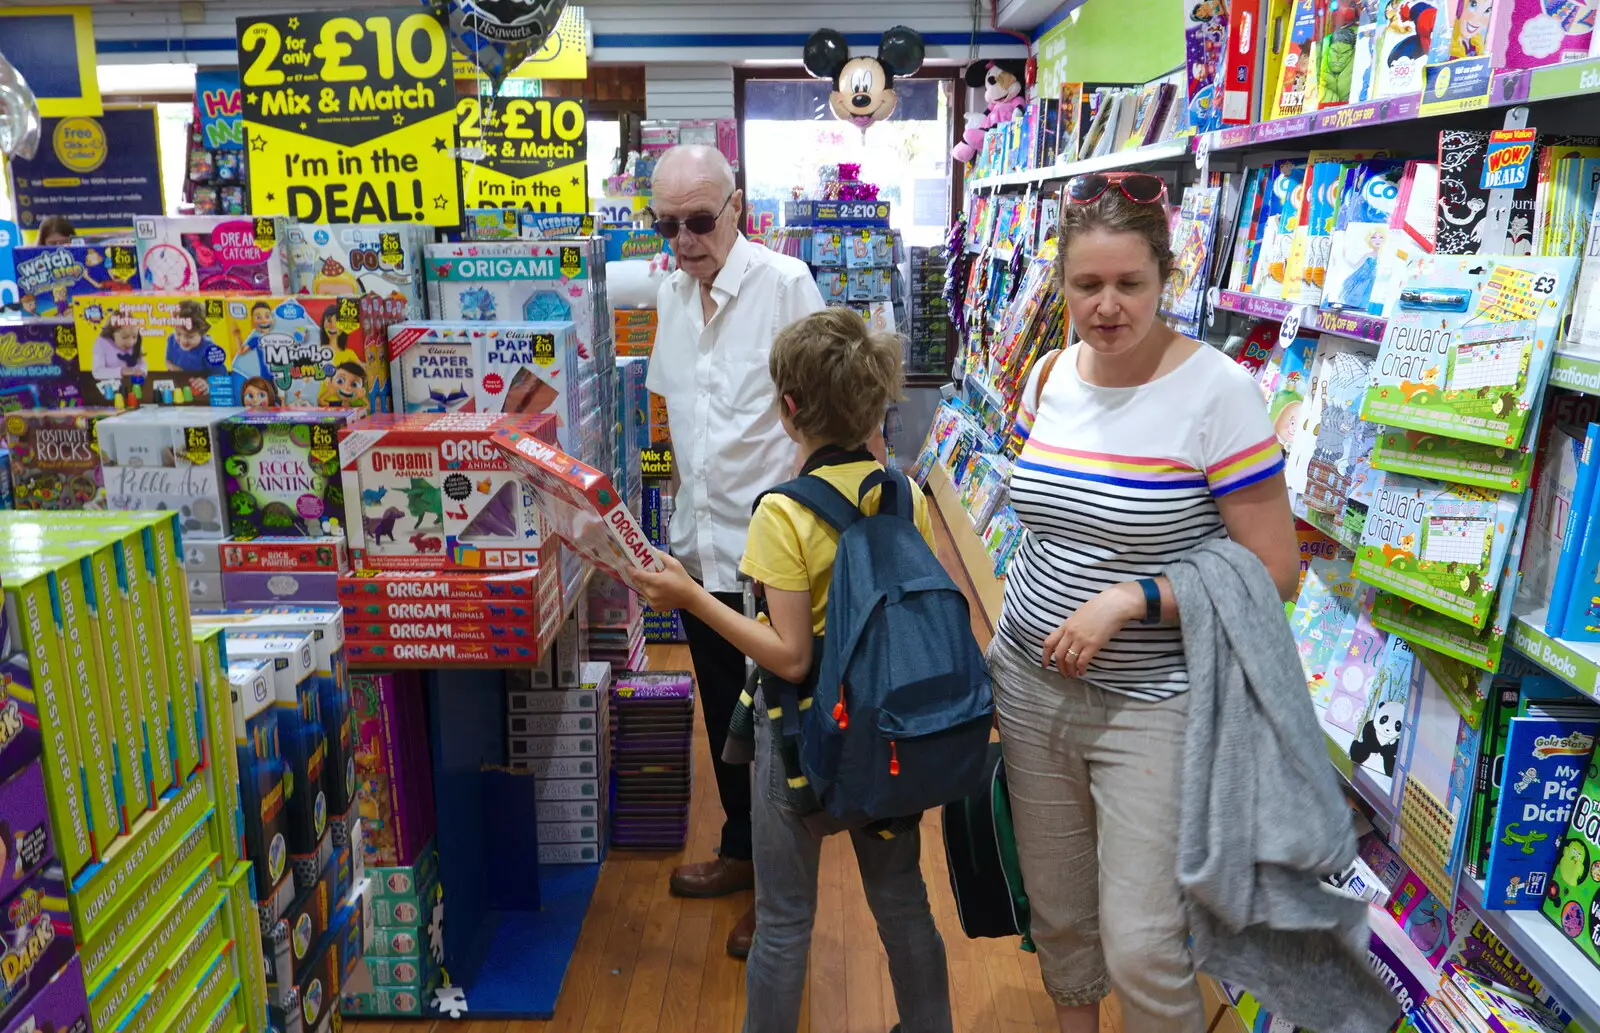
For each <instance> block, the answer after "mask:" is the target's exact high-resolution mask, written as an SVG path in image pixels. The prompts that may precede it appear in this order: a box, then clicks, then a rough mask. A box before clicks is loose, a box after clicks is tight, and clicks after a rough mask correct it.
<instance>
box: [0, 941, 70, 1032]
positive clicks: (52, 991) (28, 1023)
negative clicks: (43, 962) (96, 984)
mask: <svg viewBox="0 0 1600 1033" xmlns="http://www.w3.org/2000/svg"><path fill="white" fill-rule="evenodd" d="M5 1030H6V1033H89V1031H90V1025H89V1001H88V997H87V995H86V994H85V992H84V987H83V966H81V965H79V964H78V960H77V959H76V958H74V959H72V960H71V961H69V962H67V967H66V968H64V969H62V970H61V971H60V972H58V973H57V974H56V976H55V978H54V979H52V980H50V982H48V983H46V984H45V986H44V989H42V990H40V991H39V992H38V993H37V994H36V995H35V996H34V998H33V1000H31V1001H29V1002H28V1003H27V1004H26V1005H25V1006H24V1007H22V1008H21V1009H19V1010H18V1011H17V1014H16V1016H15V1017H14V1018H12V1020H11V1023H10V1024H9V1025H8V1026H6V1027H5Z"/></svg>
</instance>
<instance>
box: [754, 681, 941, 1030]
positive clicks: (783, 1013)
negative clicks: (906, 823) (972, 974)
mask: <svg viewBox="0 0 1600 1033" xmlns="http://www.w3.org/2000/svg"><path fill="white" fill-rule="evenodd" d="M774 753H775V751H774V750H773V748H772V727H771V723H770V722H769V721H768V719H767V715H766V711H765V709H764V708H763V707H761V706H760V705H759V701H758V706H757V708H756V761H755V782H754V784H753V786H752V789H753V792H752V793H751V794H750V796H751V804H752V805H751V824H752V831H753V839H754V844H755V863H756V937H755V942H754V943H753V944H752V945H751V948H750V958H749V961H748V962H747V965H746V969H745V998H746V1001H747V1004H746V1010H745V1016H744V1030H745V1033H794V1031H795V1030H796V1029H797V1028H798V1027H799V1025H800V1000H801V997H802V996H803V994H804V991H805V985H806V960H807V958H808V956H809V954H810V951H811V924H812V920H813V918H814V917H815V916H816V911H817V865H818V861H819V860H820V858H821V855H822V840H821V839H819V838H817V837H816V836H815V835H813V834H812V833H811V832H810V831H809V830H807V828H806V827H805V824H804V823H803V822H802V821H801V820H800V818H799V817H798V816H796V815H795V814H794V813H793V812H792V811H788V810H785V809H784V808H783V807H781V806H780V805H779V802H778V801H779V800H781V799H782V792H783V790H782V784H783V773H782V771H781V764H779V763H778V762H777V759H776V757H775V756H774ZM775 767H777V768H780V770H774V768H775ZM849 835H850V839H851V842H852V843H853V844H854V845H855V848H856V862H857V863H858V864H859V865H860V866H861V882H862V885H863V887H864V888H865V889H866V894H867V904H868V905H869V906H870V907H871V908H872V917H873V918H874V919H876V920H877V923H878V936H879V937H880V938H881V939H882V940H883V948H884V950H885V951H886V952H888V955H889V976H890V979H891V980H892V981H893V983H894V1000H895V1006H896V1007H897V1008H898V1009H899V1012H900V1024H901V1028H902V1029H903V1030H904V1033H951V1025H950V978H949V972H948V970H947V969H946V967H945V955H944V940H943V939H941V938H940V936H939V930H938V927H937V926H935V925H934V924H933V912H932V910H931V909H930V908H929V906H928V888H927V886H926V885H925V884H924V883H923V881H922V868H921V856H922V834H921V831H920V830H918V831H916V832H912V833H908V834H906V835H902V836H896V837H895V838H894V839H882V838H880V837H878V836H872V835H867V834H864V833H861V832H851V833H850V834H849ZM885 1033H887V1031H885Z"/></svg>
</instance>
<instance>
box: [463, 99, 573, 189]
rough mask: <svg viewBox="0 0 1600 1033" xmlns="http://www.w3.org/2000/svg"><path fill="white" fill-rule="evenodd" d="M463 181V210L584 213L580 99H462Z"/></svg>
mask: <svg viewBox="0 0 1600 1033" xmlns="http://www.w3.org/2000/svg"><path fill="white" fill-rule="evenodd" d="M456 114H457V116H458V118H459V120H460V130H461V153H462V158H461V183H462V187H463V189H464V190H465V192H466V195H467V207H468V208H527V209H531V210H533V211H539V212H586V211H588V210H589V173H588V153H589V148H588V133H587V128H586V125H587V122H586V118H585V112H584V107H583V102H582V101H578V100H571V99H565V98H557V97H510V98H507V97H500V98H498V99H493V98H485V99H479V98H478V97H475V96H463V97H461V99H460V100H459V101H457V103H456Z"/></svg>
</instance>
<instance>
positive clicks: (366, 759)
mask: <svg viewBox="0 0 1600 1033" xmlns="http://www.w3.org/2000/svg"><path fill="white" fill-rule="evenodd" d="M351 683H352V709H353V712H354V722H355V729H356V747H355V761H356V779H357V782H356V806H357V808H358V809H359V811H360V814H361V826H362V837H361V842H362V850H363V855H362V861H363V863H364V864H365V865H366V867H367V868H368V870H369V871H371V870H373V869H377V868H400V867H404V866H406V865H409V864H412V863H415V862H417V861H419V859H421V858H422V857H423V856H424V854H425V852H426V848H427V845H428V843H429V841H430V840H431V839H432V838H433V828H434V817H433V815H434V810H433V767H432V762H431V760H430V758H429V755H428V731H427V726H426V721H425V715H424V713H423V707H422V687H421V686H420V685H419V684H418V683H417V680H416V677H415V676H414V675H412V674H410V673H408V672H398V673H394V674H356V675H352V676H351Z"/></svg>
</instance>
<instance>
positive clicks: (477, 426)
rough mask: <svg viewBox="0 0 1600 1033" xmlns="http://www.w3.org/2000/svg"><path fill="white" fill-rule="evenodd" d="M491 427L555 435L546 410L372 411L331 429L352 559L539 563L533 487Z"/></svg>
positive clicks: (440, 564)
mask: <svg viewBox="0 0 1600 1033" xmlns="http://www.w3.org/2000/svg"><path fill="white" fill-rule="evenodd" d="M499 430H515V431H517V432H519V433H520V434H522V435H524V436H527V437H531V438H536V439H539V440H542V441H548V442H554V441H555V440H556V423H555V419H554V418H553V417H551V416H548V415H538V416H518V415H514V414H506V413H440V414H429V413H414V414H411V415H405V416H374V417H372V418H370V419H367V420H364V421H362V422H361V423H360V424H358V425H356V426H352V427H348V428H346V429H344V430H343V431H341V432H340V434H339V458H340V464H341V466H342V467H343V470H344V506H345V514H346V534H348V536H349V538H350V558H351V560H352V561H353V562H354V564H355V566H356V567H357V568H358V569H360V568H372V569H376V570H525V569H529V568H533V567H537V566H538V565H539V544H540V534H539V515H538V510H537V508H535V506H534V500H533V493H532V489H531V488H530V487H528V485H527V484H526V483H525V482H524V481H523V480H522V478H520V477H519V476H517V474H516V473H515V472H514V471H513V470H512V469H511V466H510V464H509V463H508V462H507V461H506V457H505V454H504V453H503V452H501V451H500V450H499V449H497V448H495V447H494V445H493V444H491V443H490V440H489V439H490V437H491V436H492V435H493V434H494V433H495V432H496V431H499Z"/></svg>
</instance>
